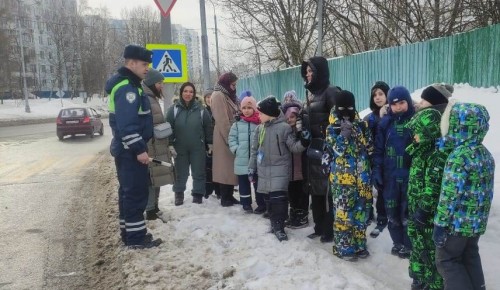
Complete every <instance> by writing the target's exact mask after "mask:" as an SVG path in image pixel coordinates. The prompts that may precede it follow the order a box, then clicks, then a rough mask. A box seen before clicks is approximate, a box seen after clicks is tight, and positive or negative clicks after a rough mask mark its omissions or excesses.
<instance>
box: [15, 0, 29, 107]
mask: <svg viewBox="0 0 500 290" xmlns="http://www.w3.org/2000/svg"><path fill="white" fill-rule="evenodd" d="M17 13H18V14H17V23H18V25H19V45H20V46H21V67H22V70H23V76H22V77H23V94H24V104H25V106H24V111H25V112H26V113H31V110H30V105H29V103H28V86H27V85H26V64H25V63H24V45H23V35H22V33H21V0H17Z"/></svg>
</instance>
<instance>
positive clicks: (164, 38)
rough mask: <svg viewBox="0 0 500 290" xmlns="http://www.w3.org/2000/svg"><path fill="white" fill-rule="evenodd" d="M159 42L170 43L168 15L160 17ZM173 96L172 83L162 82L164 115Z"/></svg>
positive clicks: (170, 26)
mask: <svg viewBox="0 0 500 290" xmlns="http://www.w3.org/2000/svg"><path fill="white" fill-rule="evenodd" d="M160 25H161V39H160V40H161V43H166V44H171V43H172V25H171V22H170V15H168V16H167V17H161V23H160ZM173 96H174V85H173V84H171V83H166V84H163V110H164V113H165V115H166V114H167V109H168V108H169V107H170V106H171V105H172V98H173Z"/></svg>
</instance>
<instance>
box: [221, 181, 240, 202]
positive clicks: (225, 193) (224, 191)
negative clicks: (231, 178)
mask: <svg viewBox="0 0 500 290" xmlns="http://www.w3.org/2000/svg"><path fill="white" fill-rule="evenodd" d="M219 187H220V195H221V198H220V204H221V205H222V206H223V207H228V206H233V205H235V204H240V202H239V201H238V200H237V199H236V198H234V196H233V194H234V191H233V190H234V186H233V185H228V184H219Z"/></svg>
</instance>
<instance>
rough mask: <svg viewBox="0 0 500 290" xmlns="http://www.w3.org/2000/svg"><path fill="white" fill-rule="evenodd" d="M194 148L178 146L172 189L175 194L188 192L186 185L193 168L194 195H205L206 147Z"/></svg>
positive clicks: (176, 148)
mask: <svg viewBox="0 0 500 290" xmlns="http://www.w3.org/2000/svg"><path fill="white" fill-rule="evenodd" d="M202 145H203V144H201V145H200V146H192V147H193V148H186V147H184V146H182V147H181V146H176V147H175V151H177V157H176V158H175V172H176V175H175V183H174V185H173V187H172V190H173V191H174V192H184V191H185V190H186V183H187V180H188V177H189V167H191V176H192V178H193V190H192V192H191V194H192V195H201V196H203V195H205V193H206V190H205V181H206V171H205V169H206V167H205V158H206V152H205V147H204V146H202Z"/></svg>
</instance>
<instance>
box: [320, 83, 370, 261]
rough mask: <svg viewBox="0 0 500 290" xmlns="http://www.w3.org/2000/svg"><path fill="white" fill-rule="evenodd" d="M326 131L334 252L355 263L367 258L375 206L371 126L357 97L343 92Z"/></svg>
mask: <svg viewBox="0 0 500 290" xmlns="http://www.w3.org/2000/svg"><path fill="white" fill-rule="evenodd" d="M329 122H330V125H328V127H327V128H326V148H325V154H324V155H323V162H322V163H323V165H326V167H327V168H328V170H327V171H328V172H329V186H330V192H331V193H332V195H333V206H334V212H335V216H334V227H333V228H334V231H333V232H334V234H333V237H334V243H335V245H334V246H333V253H334V255H336V256H338V257H339V258H341V259H344V260H348V261H354V260H356V259H357V258H366V257H368V256H369V252H368V251H367V249H366V234H365V232H366V220H367V218H368V216H367V215H368V209H369V208H371V206H372V188H371V187H372V186H371V166H370V157H369V155H371V153H372V150H373V145H372V142H371V134H370V132H369V129H368V125H367V123H366V122H365V121H363V120H361V119H360V118H359V116H358V113H357V112H356V107H355V101H354V95H353V94H352V93H351V92H349V91H341V92H340V93H338V94H337V96H336V99H335V106H334V107H333V108H332V110H331V113H330V118H329Z"/></svg>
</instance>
